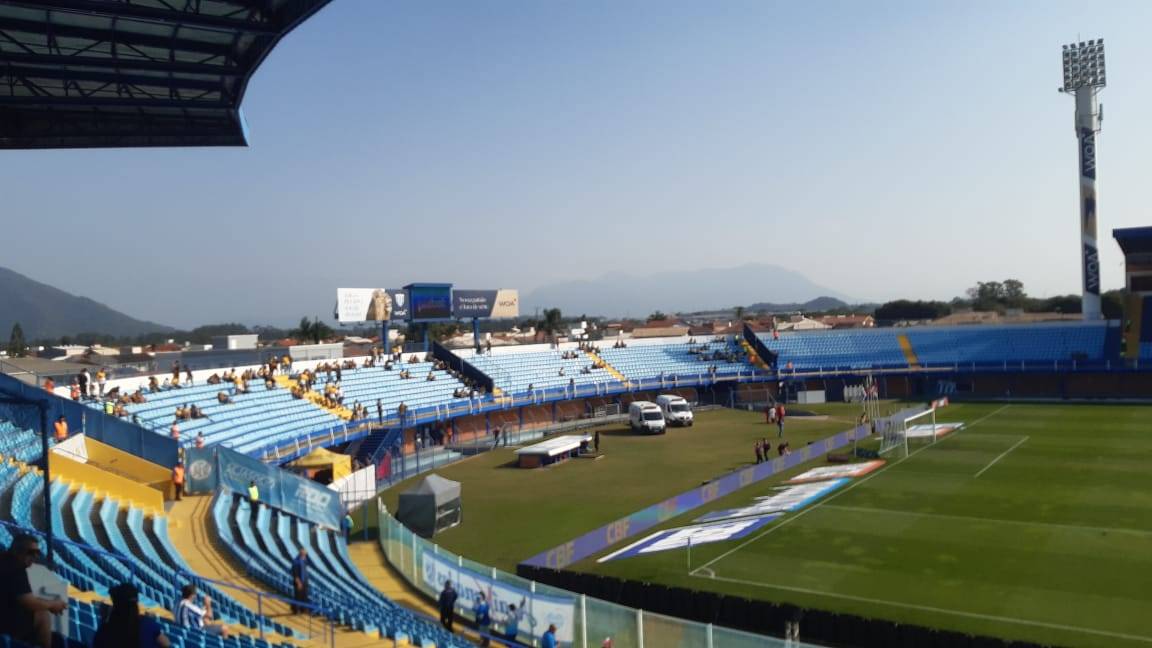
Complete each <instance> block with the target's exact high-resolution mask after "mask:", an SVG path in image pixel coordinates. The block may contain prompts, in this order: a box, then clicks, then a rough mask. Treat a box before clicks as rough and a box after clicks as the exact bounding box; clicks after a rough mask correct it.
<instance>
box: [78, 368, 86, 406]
mask: <svg viewBox="0 0 1152 648" xmlns="http://www.w3.org/2000/svg"><path fill="white" fill-rule="evenodd" d="M76 380H77V381H79V383H80V397H81V398H83V399H85V400H87V399H88V368H87V367H85V368H83V369H81V370H80V373H79V374H77V375H76Z"/></svg>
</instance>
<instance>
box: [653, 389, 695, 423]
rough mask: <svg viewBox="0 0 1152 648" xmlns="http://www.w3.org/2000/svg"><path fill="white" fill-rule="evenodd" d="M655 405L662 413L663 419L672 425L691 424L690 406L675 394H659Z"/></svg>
mask: <svg viewBox="0 0 1152 648" xmlns="http://www.w3.org/2000/svg"><path fill="white" fill-rule="evenodd" d="M656 405H657V406H658V407H659V408H660V411H661V412H662V413H663V414H664V420H665V421H668V423H670V424H672V425H679V426H682V427H689V426H691V425H692V419H693V416H692V406H691V405H689V404H688V401H686V400H684V399H683V398H681V397H680V396H677V395H675V394H661V395H660V396H657V397H656Z"/></svg>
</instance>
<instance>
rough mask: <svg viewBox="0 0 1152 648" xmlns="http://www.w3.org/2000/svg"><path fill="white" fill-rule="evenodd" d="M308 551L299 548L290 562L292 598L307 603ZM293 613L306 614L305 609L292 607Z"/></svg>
mask: <svg viewBox="0 0 1152 648" xmlns="http://www.w3.org/2000/svg"><path fill="white" fill-rule="evenodd" d="M309 564H310V563H309V562H308V550H307V549H305V548H304V547H300V553H299V554H297V556H296V558H295V559H293V560H292V598H293V599H295V600H297V601H302V602H304V603H307V602H308V565H309ZM292 611H293V612H297V613H299V612H307V611H308V610H307V608H303V607H298V606H296V605H293V606H292Z"/></svg>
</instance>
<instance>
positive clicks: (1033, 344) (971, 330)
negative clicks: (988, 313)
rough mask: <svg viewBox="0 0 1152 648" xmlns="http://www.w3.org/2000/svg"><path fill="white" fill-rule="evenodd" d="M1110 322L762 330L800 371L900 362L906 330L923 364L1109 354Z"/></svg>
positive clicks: (782, 360)
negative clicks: (777, 335)
mask: <svg viewBox="0 0 1152 648" xmlns="http://www.w3.org/2000/svg"><path fill="white" fill-rule="evenodd" d="M1108 326H1109V325H1108V323H1106V322H1059V323H1042V324H1015V325H1003V326H988V325H982V326H918V327H909V328H880V329H849V330H825V331H802V332H795V333H783V334H781V335H780V339H779V340H773V339H772V336H771V335H768V334H760V335H759V337H760V340H761V341H762V342H763V343H764V344H765V345H766V346H767V347H768V349H769V350H771V351H773V352H775V353H777V354H778V359H777V365H778V366H779V367H780V368H781V369H783V368H784V367H785V366H786V365H787V363H789V362H791V363H792V368H793V369H795V370H797V371H811V370H819V369H823V370H832V369H872V368H901V367H906V366H908V361H907V359H906V357H905V356H904V352H903V350H902V349H901V348H900V342H899V336H900V335H906V336H907V337H908V341H909V343H910V345H911V347H912V350H913V351H914V352H915V354H916V357H917V360H918V361H919V363H920V365H921V366H923V367H932V366H944V365H972V364H975V365H986V366H991V365H997V364H1000V365H1003V364H1004V363H1008V364H1016V365H1019V364H1020V363H1033V364H1043V363H1055V362H1060V363H1070V362H1072V361H1073V360H1079V361H1088V362H1092V361H1097V362H1098V361H1102V360H1104V359H1105V358H1106V357H1107V355H1108V354H1107V344H1106V337H1107V333H1108Z"/></svg>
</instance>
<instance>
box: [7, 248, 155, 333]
mask: <svg viewBox="0 0 1152 648" xmlns="http://www.w3.org/2000/svg"><path fill="white" fill-rule="evenodd" d="M17 322H19V323H20V328H21V329H22V330H23V331H24V339H25V340H28V341H33V340H54V339H58V338H60V337H62V336H65V335H69V336H72V335H77V334H79V333H103V334H107V335H113V336H116V337H131V336H136V335H142V334H144V333H152V332H164V331H171V330H173V329H172V327H170V326H164V325H163V324H157V323H155V322H146V321H143V320H138V319H135V318H133V317H129V316H128V315H125V314H124V313H121V312H119V311H117V310H113V309H111V308H109V307H108V306H105V305H104V304H101V303H99V302H97V301H94V300H91V299H88V298H87V297H78V296H76V295H73V294H70V293H66V292H64V291H63V290H60V289H59V288H53V287H52V286H49V285H47V284H42V283H40V282H39V281H36V280H34V279H30V278H28V277H26V276H24V275H22V274H20V273H18V272H15V271H13V270H9V269H7V268H2V267H0V337H2V338H3V339H2V340H0V343H5V342H7V341H8V334H9V332H10V331H11V330H12V325H13V324H15V323H17Z"/></svg>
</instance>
